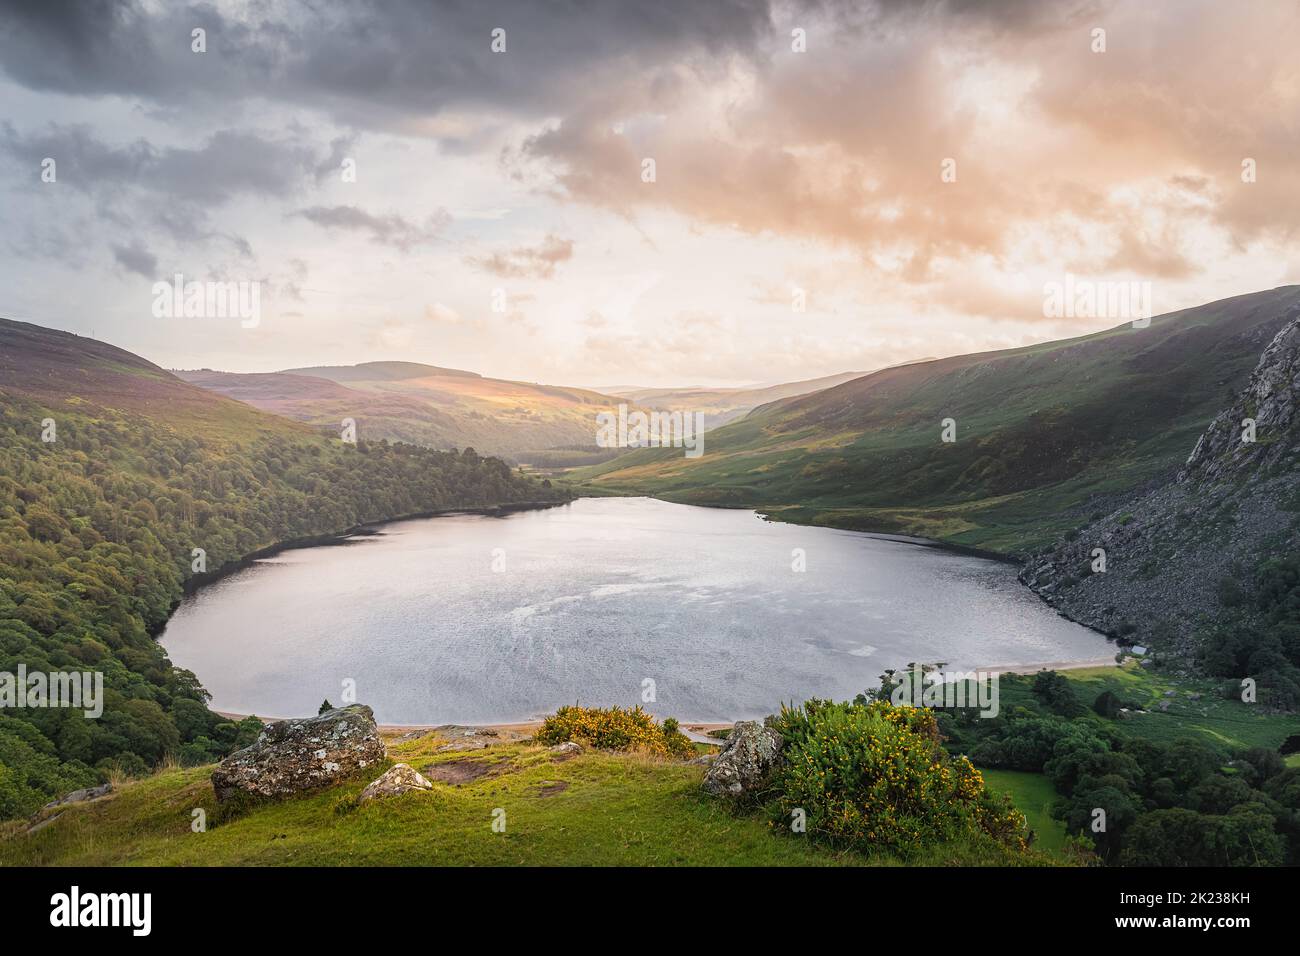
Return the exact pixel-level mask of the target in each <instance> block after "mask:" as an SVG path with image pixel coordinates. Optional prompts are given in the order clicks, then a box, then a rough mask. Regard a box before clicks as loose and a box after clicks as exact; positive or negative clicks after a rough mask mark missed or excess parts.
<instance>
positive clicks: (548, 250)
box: [465, 235, 573, 279]
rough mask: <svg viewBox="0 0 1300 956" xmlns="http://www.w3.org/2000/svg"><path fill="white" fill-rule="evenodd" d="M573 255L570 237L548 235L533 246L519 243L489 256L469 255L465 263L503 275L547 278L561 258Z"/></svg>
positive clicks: (564, 259) (506, 277) (553, 271)
mask: <svg viewBox="0 0 1300 956" xmlns="http://www.w3.org/2000/svg"><path fill="white" fill-rule="evenodd" d="M572 258H573V240H572V239H560V238H558V237H557V236H552V235H547V236H546V238H545V239H543V240H542V241H541V243H540V244H538V245H536V246H520V247H518V248H515V249H508V250H506V251H504V252H494V253H492V254H491V255H490V256H479V257H475V256H469V257H467V258H466V259H465V261H466V262H467V263H469V264H470V265H472V266H476V267H477V268H479V269H482V270H484V271H485V272H490V273H492V274H493V275H496V276H501V277H502V278H504V279H549V278H551V277H552V276H554V275H555V268H556V266H558V265H559V264H560V263H561V262H567V261H568V260H570V259H572Z"/></svg>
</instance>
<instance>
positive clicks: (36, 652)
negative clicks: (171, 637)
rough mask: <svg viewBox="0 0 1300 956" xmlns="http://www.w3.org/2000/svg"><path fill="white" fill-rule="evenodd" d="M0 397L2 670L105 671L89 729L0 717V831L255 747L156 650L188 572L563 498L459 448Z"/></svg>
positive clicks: (63, 715) (243, 727)
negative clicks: (392, 522)
mask: <svg viewBox="0 0 1300 956" xmlns="http://www.w3.org/2000/svg"><path fill="white" fill-rule="evenodd" d="M0 398H2V401H0V672H15V671H16V669H17V668H18V666H19V665H20V664H23V665H25V666H26V669H27V671H28V672H34V671H41V672H55V671H68V670H72V671H101V672H102V673H103V675H104V677H103V680H104V711H103V715H102V717H100V718H98V719H88V718H86V717H85V716H84V714H83V713H82V711H80V710H75V709H71V708H43V709H32V708H24V709H6V711H5V712H3V713H0V819H6V818H10V817H14V816H17V815H22V814H28V813H31V812H32V811H34V810H36V809H37V808H39V807H40V806H41V805H43V804H44V803H45V802H47V801H48V800H50V799H51V798H53V797H56V796H59V795H61V794H63V793H66V792H67V791H70V790H73V789H76V788H79V787H84V786H88V785H93V784H96V783H99V782H102V781H104V780H107V779H109V778H111V777H114V776H132V775H139V774H144V773H147V772H149V771H150V770H151V769H152V768H154V767H156V766H158V765H160V764H162V763H164V762H167V761H175V762H179V763H181V764H183V765H191V764H199V763H206V762H210V761H212V760H215V759H219V758H220V757H221V756H223V755H225V754H226V753H228V752H230V751H231V750H232V749H235V748H237V747H240V746H243V745H245V744H247V743H248V742H249V741H250V740H251V739H252V738H253V737H254V736H255V735H256V733H257V730H258V729H259V728H260V722H259V721H257V720H256V719H255V718H249V719H246V720H245V721H243V722H241V723H235V722H233V721H230V720H228V719H226V718H223V717H221V716H220V715H218V714H215V713H213V712H212V711H210V710H209V709H208V707H207V701H208V699H209V698H208V695H207V693H206V692H205V691H204V689H203V687H202V685H201V684H200V682H199V680H198V678H196V677H195V675H194V674H192V673H190V672H188V671H185V670H183V669H180V668H177V667H174V666H173V665H172V664H171V662H170V661H169V660H168V659H167V657H166V656H165V654H164V653H163V650H162V649H161V647H160V646H159V645H158V644H157V643H156V642H155V640H154V635H155V634H157V632H158V631H159V629H160V628H161V627H162V625H163V624H164V623H165V621H166V620H167V617H168V615H169V614H170V613H171V611H172V609H173V608H174V607H175V605H176V604H177V602H178V601H179V599H180V598H181V596H182V593H183V589H184V586H185V582H186V580H187V579H188V578H190V577H191V576H193V575H194V574H195V571H196V566H197V567H200V568H202V567H203V566H204V565H205V566H206V571H207V572H208V573H209V574H211V573H212V572H214V571H217V570H219V569H220V568H222V567H223V566H228V565H230V564H231V563H232V562H238V561H239V560H240V559H242V558H243V557H245V556H246V555H249V554H251V553H253V552H256V551H258V550H261V549H264V548H267V547H269V546H272V545H275V544H278V543H281V542H286V541H293V540H296V539H301V538H306V537H311V536H318V535H327V534H332V533H336V532H340V531H344V530H346V529H349V528H352V527H354V526H356V525H358V524H363V523H367V522H374V521H380V520H384V519H388V518H394V517H400V516H404V515H410V514H417V513H424V512H430V511H439V510H444V509H454V508H474V507H485V506H494V505H499V504H507V503H520V502H534V501H548V500H561V499H563V497H564V494H563V493H562V492H560V491H558V490H556V489H553V488H551V487H550V483H549V482H537V481H535V480H533V479H530V478H525V477H523V476H521V475H519V474H517V473H514V472H512V471H511V470H510V468H509V466H508V465H506V464H505V463H504V462H502V461H500V460H498V459H496V458H487V457H481V456H479V455H478V454H476V453H475V451H474V450H473V449H472V448H466V449H464V450H463V451H459V452H457V451H454V450H453V451H435V450H431V449H427V448H420V447H416V446H413V445H405V444H390V443H388V442H383V441H380V442H367V441H358V442H357V443H355V444H346V443H344V442H342V441H339V440H338V439H332V438H329V437H327V436H325V435H317V434H315V433H313V432H311V431H310V430H308V429H306V428H301V427H299V426H291V427H288V428H267V427H250V428H246V429H244V430H243V431H237V432H233V433H232V432H230V431H225V432H220V433H214V434H212V435H209V436H204V435H203V434H202V432H201V430H199V433H198V434H195V433H194V431H195V430H192V429H189V428H185V427H176V425H177V423H176V422H171V421H168V420H166V419H165V418H164V417H163V415H162V414H161V413H153V414H150V413H145V412H140V411H137V410H114V409H112V408H108V407H101V406H99V405H91V404H89V403H81V404H79V403H78V402H77V400H76V399H72V400H71V401H69V402H67V403H66V404H65V405H64V406H63V407H61V408H59V409H57V411H56V410H52V409H51V408H49V407H47V406H46V405H44V404H42V403H41V402H39V401H36V400H33V399H32V398H30V397H28V396H26V395H23V394H20V393H16V392H9V393H5V394H4V395H3V396H0ZM232 404H234V403H232ZM254 415H256V413H254ZM51 418H52V419H53V422H54V423H55V424H56V425H57V428H56V429H55V430H54V432H53V434H51V430H50V429H49V428H48V427H44V428H43V427H42V423H43V422H47V421H48V420H50V419H51ZM257 419H261V420H266V419H270V416H257ZM254 420H256V419H254ZM270 420H271V421H275V420H274V419H270ZM286 424H287V423H286ZM51 437H53V439H54V440H48V439H49V438H51ZM195 549H201V550H202V553H203V562H202V563H201V564H197V565H196V560H195V555H196V552H195Z"/></svg>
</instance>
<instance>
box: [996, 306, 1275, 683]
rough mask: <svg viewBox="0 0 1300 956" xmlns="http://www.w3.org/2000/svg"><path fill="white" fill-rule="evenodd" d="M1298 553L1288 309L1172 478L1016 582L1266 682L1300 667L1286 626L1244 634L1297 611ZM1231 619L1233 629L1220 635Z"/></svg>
mask: <svg viewBox="0 0 1300 956" xmlns="http://www.w3.org/2000/svg"><path fill="white" fill-rule="evenodd" d="M1248 423H1249V424H1248ZM1252 425H1253V433H1252V431H1251V427H1252ZM1247 439H1250V440H1247ZM1298 557H1300V318H1294V319H1292V320H1291V321H1290V322H1289V323H1288V324H1287V325H1286V326H1285V327H1284V328H1283V329H1282V330H1281V331H1280V332H1278V333H1277V335H1276V337H1275V338H1274V339H1273V340H1272V342H1270V343H1269V345H1268V347H1267V348H1266V349H1264V350H1263V354H1262V355H1261V356H1260V358H1259V362H1258V364H1257V366H1256V368H1255V370H1254V372H1253V373H1251V375H1250V377H1249V380H1248V381H1247V382H1246V384H1245V387H1244V388H1243V389H1241V391H1240V392H1239V393H1238V394H1237V395H1236V397H1235V398H1234V399H1233V400H1232V401H1231V402H1230V403H1229V404H1228V405H1227V407H1226V408H1225V409H1224V410H1223V411H1222V412H1220V414H1219V415H1218V416H1216V417H1215V418H1214V420H1213V421H1212V422H1211V423H1210V425H1209V427H1207V428H1206V429H1205V430H1204V432H1203V433H1202V434H1201V436H1200V438H1199V439H1198V440H1197V441H1196V443H1195V446H1194V447H1191V454H1190V457H1188V458H1187V459H1186V461H1185V462H1184V464H1183V467H1182V468H1181V470H1180V471H1179V472H1178V474H1177V476H1176V477H1175V478H1174V480H1173V481H1171V482H1169V483H1167V484H1164V485H1161V486H1159V487H1156V488H1154V489H1151V490H1149V491H1147V492H1146V493H1144V494H1141V495H1138V496H1135V497H1133V498H1131V499H1130V500H1127V501H1125V502H1123V503H1122V504H1121V505H1120V506H1119V507H1117V508H1114V509H1113V510H1110V511H1108V513H1106V514H1105V515H1102V516H1099V517H1097V519H1096V520H1094V521H1090V522H1088V523H1087V524H1086V525H1084V526H1083V527H1082V528H1080V529H1078V530H1077V531H1076V532H1072V533H1071V534H1070V535H1069V536H1068V537H1067V539H1066V540H1063V541H1060V542H1058V543H1056V544H1055V545H1054V546H1053V547H1051V548H1049V549H1046V550H1044V551H1043V552H1042V553H1041V554H1038V555H1035V556H1034V557H1033V558H1031V559H1030V561H1029V562H1028V563H1027V564H1026V566H1025V568H1024V570H1023V571H1022V572H1021V580H1023V581H1024V582H1025V583H1026V584H1028V585H1029V586H1030V587H1032V588H1033V589H1034V590H1035V591H1037V592H1038V593H1039V594H1040V595H1041V596H1042V597H1043V598H1044V599H1045V600H1046V601H1047V602H1048V603H1050V604H1052V605H1053V606H1055V607H1056V608H1058V609H1059V610H1061V611H1062V612H1063V613H1064V614H1066V615H1067V616H1069V617H1071V618H1074V619H1075V620H1079V621H1083V622H1084V623H1087V624H1089V625H1091V626H1093V627H1096V628H1098V629H1100V630H1104V631H1107V632H1110V633H1112V634H1116V635H1119V636H1122V637H1127V638H1128V639H1129V640H1130V641H1132V642H1135V643H1143V644H1155V645H1157V646H1158V647H1159V648H1160V650H1161V651H1162V652H1165V653H1169V654H1177V655H1180V656H1184V657H1188V656H1192V655H1195V654H1200V655H1201V656H1202V657H1203V658H1206V659H1207V661H1208V663H1209V664H1210V665H1211V670H1213V671H1215V672H1219V673H1220V675H1221V676H1225V677H1230V676H1231V677H1238V678H1239V677H1241V676H1242V675H1253V676H1254V677H1255V678H1256V679H1257V680H1261V681H1262V680H1265V679H1266V678H1265V675H1269V674H1276V672H1277V671H1278V670H1279V669H1282V670H1285V669H1288V667H1297V666H1300V632H1297V629H1296V626H1295V623H1294V622H1292V621H1286V620H1282V619H1280V618H1278V617H1277V616H1276V615H1273V619H1271V620H1269V624H1270V626H1268V627H1267V628H1265V630H1267V631H1269V633H1268V634H1260V635H1258V639H1249V634H1250V631H1251V629H1252V626H1253V625H1256V626H1257V625H1258V624H1259V623H1260V619H1261V618H1264V619H1269V615H1270V614H1272V613H1273V612H1274V611H1281V612H1282V614H1283V616H1284V617H1285V616H1289V617H1295V616H1297V611H1296V610H1293V609H1300V587H1298V586H1297V585H1298V582H1297V580H1296V571H1297V567H1296V565H1297V558H1298ZM1100 559H1104V563H1099V560H1100ZM1270 559H1272V561H1271V560H1270ZM1286 604H1290V605H1291V607H1290V608H1288V607H1285V606H1284V605H1286ZM1236 618H1246V619H1244V620H1234V619H1236ZM1252 618H1253V619H1254V620H1251V619H1252ZM1225 620H1233V623H1234V626H1232V627H1228V628H1225V629H1222V630H1216V628H1215V627H1214V624H1215V623H1216V622H1222V621H1225ZM1198 636H1200V637H1202V638H1204V637H1206V636H1209V638H1210V640H1209V645H1210V646H1201V644H1198V641H1197V637H1198ZM1225 655H1226V656H1225ZM1295 679H1298V680H1300V671H1297V672H1296V675H1295ZM1295 696H1297V697H1300V685H1298V686H1297V687H1296V688H1295ZM1296 702H1297V701H1292V703H1293V704H1294V703H1296Z"/></svg>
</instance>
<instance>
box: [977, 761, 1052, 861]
mask: <svg viewBox="0 0 1300 956" xmlns="http://www.w3.org/2000/svg"><path fill="white" fill-rule="evenodd" d="M980 773H981V774H983V776H984V782H985V783H986V784H988V787H989V789H990V790H996V791H997V792H998V793H1004V794H1006V795H1007V796H1009V797H1010V798H1011V802H1012V803H1014V804H1015V805H1016V809H1017V810H1019V811H1020V812H1021V813H1023V814H1024V815H1025V820H1026V821H1028V823H1029V829H1031V830H1032V831H1034V844H1033V845H1034V846H1035V847H1036V848H1037V849H1039V850H1042V851H1043V852H1044V853H1047V854H1050V855H1052V856H1060V855H1061V854H1062V853H1063V852H1064V850H1065V838H1066V831H1065V823H1064V822H1062V821H1061V820H1056V819H1053V817H1052V814H1051V809H1052V804H1053V803H1055V802H1056V800H1057V799H1058V797H1059V794H1057V792H1056V788H1055V787H1053V786H1052V781H1050V780H1048V779H1047V778H1046V777H1045V776H1043V775H1042V774H1041V773H1030V772H1027V771H1023V770H981V771H980Z"/></svg>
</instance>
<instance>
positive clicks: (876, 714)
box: [773, 700, 1025, 857]
mask: <svg viewBox="0 0 1300 956" xmlns="http://www.w3.org/2000/svg"><path fill="white" fill-rule="evenodd" d="M774 729H776V730H777V731H778V732H779V733H780V734H781V735H782V736H783V737H784V738H785V740H786V745H785V758H786V759H785V763H784V765H783V767H782V769H781V770H780V771H779V772H778V775H777V778H776V780H775V781H774V783H775V787H776V789H777V791H778V792H779V794H780V796H779V798H778V800H777V805H776V806H774V807H773V810H774V814H775V815H779V817H780V819H782V820H789V819H790V816H791V814H792V813H793V812H794V811H795V810H796V809H802V810H803V811H804V813H805V814H806V826H807V832H808V833H809V834H811V835H813V836H816V837H820V838H822V839H824V840H827V841H828V842H830V843H832V844H835V845H839V846H847V847H852V848H855V849H858V850H866V851H872V850H876V851H878V850H888V851H890V852H893V853H896V854H898V855H900V856H904V857H907V856H912V855H914V854H915V853H916V852H918V851H919V850H921V849H922V848H923V847H925V846H926V845H928V844H931V843H933V842H936V841H947V840H952V839H957V838H961V837H964V836H980V835H988V836H991V837H993V838H995V839H997V840H999V841H1001V842H1003V843H1006V844H1009V845H1011V846H1013V847H1015V848H1017V849H1023V848H1024V846H1025V842H1024V838H1023V833H1024V832H1025V818H1024V816H1022V815H1021V814H1020V813H1019V812H1018V811H1017V810H1015V809H1014V808H1013V807H1012V806H1011V803H1010V801H1009V800H1008V799H1007V798H1005V797H999V796H995V795H994V794H991V793H990V792H989V791H988V790H987V789H986V788H985V786H984V778H983V777H982V776H981V775H980V772H979V771H978V770H976V769H975V768H974V767H973V766H971V764H970V761H968V760H967V759H966V758H965V757H958V758H955V759H954V758H951V757H949V756H948V754H947V752H945V751H944V750H943V748H942V747H941V746H940V744H939V732H938V727H937V725H936V723H935V718H934V714H933V712H932V711H930V710H927V709H924V708H916V707H894V706H892V705H890V704H888V703H885V702H883V701H875V702H872V703H867V704H848V703H844V704H836V703H831V702H829V701H817V700H811V701H808V702H806V703H805V704H804V705H803V707H802V708H798V709H790V708H782V710H781V714H780V715H779V716H778V717H777V719H776V723H775V725H774Z"/></svg>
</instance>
